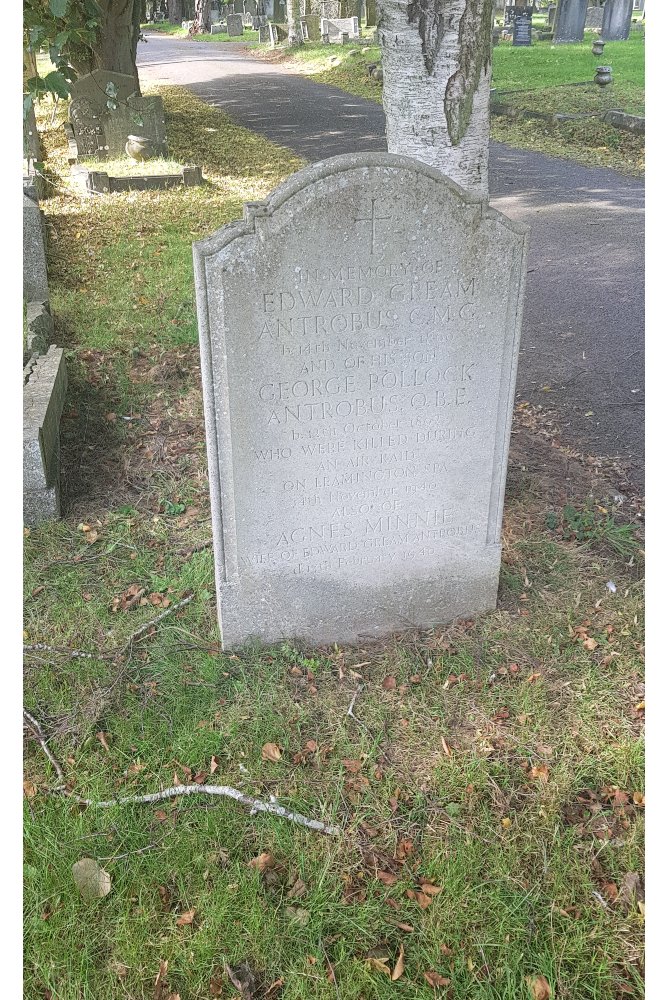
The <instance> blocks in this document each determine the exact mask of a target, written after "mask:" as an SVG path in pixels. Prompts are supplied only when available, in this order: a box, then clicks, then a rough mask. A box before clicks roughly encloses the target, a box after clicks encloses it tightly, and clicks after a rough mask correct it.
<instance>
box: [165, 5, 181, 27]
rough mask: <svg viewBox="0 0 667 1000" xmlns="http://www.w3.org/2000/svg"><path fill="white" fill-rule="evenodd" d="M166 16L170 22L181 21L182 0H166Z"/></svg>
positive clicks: (177, 22)
mask: <svg viewBox="0 0 667 1000" xmlns="http://www.w3.org/2000/svg"><path fill="white" fill-rule="evenodd" d="M167 17H168V18H169V23H170V24H182V23H183V0H168V3H167Z"/></svg>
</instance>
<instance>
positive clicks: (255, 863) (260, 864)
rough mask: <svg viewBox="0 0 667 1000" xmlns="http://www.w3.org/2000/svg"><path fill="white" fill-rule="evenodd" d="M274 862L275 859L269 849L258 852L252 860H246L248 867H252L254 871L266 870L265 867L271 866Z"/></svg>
mask: <svg viewBox="0 0 667 1000" xmlns="http://www.w3.org/2000/svg"><path fill="white" fill-rule="evenodd" d="M275 863H276V859H275V858H274V856H273V854H271V853H270V852H269V851H262V853H261V854H258V855H257V857H256V858H253V859H252V861H249V862H248V868H254V869H255V871H258V872H263V871H266V869H267V868H273V866H274V865H275Z"/></svg>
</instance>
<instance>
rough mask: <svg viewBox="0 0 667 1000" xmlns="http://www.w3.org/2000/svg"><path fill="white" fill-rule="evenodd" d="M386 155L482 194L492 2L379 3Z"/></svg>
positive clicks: (484, 188) (387, 0)
mask: <svg viewBox="0 0 667 1000" xmlns="http://www.w3.org/2000/svg"><path fill="white" fill-rule="evenodd" d="M378 8H379V19H378V32H379V42H380V47H381V50H382V68H383V71H384V86H383V104H384V110H385V116H386V119H387V144H388V149H389V152H390V153H402V154H403V155H405V156H411V157H413V158H414V159H416V160H421V161H422V163H427V164H429V165H430V166H432V167H436V168H437V169H439V170H441V171H442V172H443V173H444V174H447V176H448V177H451V178H452V180H454V181H456V183H457V184H460V186H461V187H462V188H465V189H466V190H467V191H471V192H473V193H475V194H479V195H482V196H483V197H484V198H488V194H489V167H488V164H489V114H490V108H489V100H490V87H491V29H492V23H493V0H408V2H407V4H406V3H405V0H378Z"/></svg>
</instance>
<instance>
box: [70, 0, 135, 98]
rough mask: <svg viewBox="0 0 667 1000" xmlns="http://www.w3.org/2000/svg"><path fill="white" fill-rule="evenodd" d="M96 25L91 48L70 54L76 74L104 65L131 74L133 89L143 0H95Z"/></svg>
mask: <svg viewBox="0 0 667 1000" xmlns="http://www.w3.org/2000/svg"><path fill="white" fill-rule="evenodd" d="M98 8H99V15H98V16H99V20H100V27H99V29H98V33H97V35H98V37H97V41H96V42H95V45H94V46H93V48H92V49H89V50H87V52H86V53H85V55H84V54H81V55H80V56H77V57H76V58H72V65H73V66H74V68H75V70H76V71H77V73H79V74H81V75H82V74H84V73H91V72H92V71H93V70H94V69H108V70H110V71H111V72H113V73H125V74H127V76H133V77H134V80H135V85H136V90H137V93H138V94H139V93H140V89H139V74H138V73H137V42H138V41H139V31H140V27H141V15H142V13H143V0H98Z"/></svg>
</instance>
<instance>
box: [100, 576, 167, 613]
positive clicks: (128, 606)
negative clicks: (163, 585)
mask: <svg viewBox="0 0 667 1000" xmlns="http://www.w3.org/2000/svg"><path fill="white" fill-rule="evenodd" d="M167 593H168V594H169V593H172V588H171V587H169V588H167ZM149 604H150V605H152V607H154V608H168V607H169V605H170V604H171V598H169V597H167V596H166V594H160V593H158V592H157V591H153V592H152V593H150V594H147V593H146V588H145V587H142V586H140V585H139V584H138V583H133V584H131V585H130V586H129V587H128V588H127V590H125V591H123V593H122V594H118V595H117V596H116V597H114V599H113V600H112V602H111V606H110V608H109V610H110V611H113V612H117V611H132V610H133V609H134V608H145V607H147V606H148V605H149Z"/></svg>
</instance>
